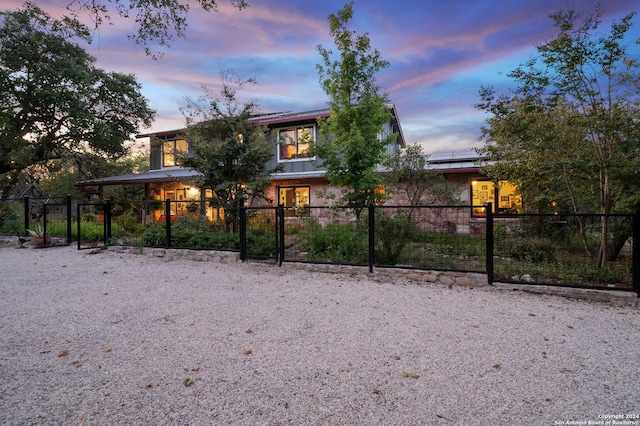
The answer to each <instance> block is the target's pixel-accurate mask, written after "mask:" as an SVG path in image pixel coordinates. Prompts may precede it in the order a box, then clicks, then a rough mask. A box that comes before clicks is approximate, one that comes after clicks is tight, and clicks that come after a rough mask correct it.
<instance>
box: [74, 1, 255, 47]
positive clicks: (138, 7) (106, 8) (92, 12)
mask: <svg viewBox="0 0 640 426" xmlns="http://www.w3.org/2000/svg"><path fill="white" fill-rule="evenodd" d="M68 3H69V4H68V7H67V9H68V10H70V11H71V13H72V14H73V16H79V15H81V14H82V12H87V13H88V15H89V17H90V19H91V23H92V24H93V25H94V29H95V30H98V29H99V28H100V27H101V26H102V25H103V24H104V23H105V22H107V23H111V16H113V15H116V14H117V15H118V16H119V18H120V19H130V18H133V19H134V20H135V32H134V33H133V34H131V35H130V36H129V38H130V39H131V40H133V41H134V42H135V43H136V44H138V45H140V46H143V47H144V49H145V52H146V54H147V55H149V56H151V57H152V58H154V59H158V58H160V57H162V55H163V52H162V50H161V49H162V48H165V47H169V46H170V45H171V41H172V40H173V39H174V37H176V36H177V37H184V36H185V30H186V29H187V23H188V21H187V18H188V14H189V11H190V10H191V7H192V6H193V4H194V3H195V4H197V5H199V6H200V7H201V8H202V10H203V11H205V12H212V11H213V12H215V11H217V7H218V2H217V1H216V0H197V1H196V2H191V1H180V0H171V1H158V0H136V1H125V0H76V1H69V2H68ZM230 3H231V4H232V5H233V6H234V7H236V8H237V9H238V10H242V9H244V8H245V7H247V6H248V5H249V4H248V3H247V2H246V1H245V0H230ZM111 8H113V10H111ZM152 48H153V50H152Z"/></svg>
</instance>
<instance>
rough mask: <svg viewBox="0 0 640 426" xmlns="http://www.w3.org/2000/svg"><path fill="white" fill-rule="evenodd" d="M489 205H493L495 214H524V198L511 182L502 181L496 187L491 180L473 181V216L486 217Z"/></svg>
mask: <svg viewBox="0 0 640 426" xmlns="http://www.w3.org/2000/svg"><path fill="white" fill-rule="evenodd" d="M487 203H492V211H493V213H498V214H500V213H503V214H505V213H521V212H522V198H521V197H520V195H519V194H517V192H516V187H515V186H514V185H513V184H511V183H510V182H508V181H506V180H501V181H498V184H497V185H496V184H495V183H494V182H492V181H490V180H474V181H471V207H472V215H473V216H486V215H487Z"/></svg>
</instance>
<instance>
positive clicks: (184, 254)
mask: <svg viewBox="0 0 640 426" xmlns="http://www.w3.org/2000/svg"><path fill="white" fill-rule="evenodd" d="M100 250H101V249H96V250H94V251H100ZM108 250H109V251H113V252H116V253H128V254H137V255H145V256H149V257H157V258H161V259H164V260H166V261H172V260H178V259H185V260H193V261H197V262H216V263H227V264H231V263H241V260H240V254H239V253H235V252H229V251H218V250H188V249H165V248H148V247H144V248H141V247H130V246H110V247H109V248H108ZM248 262H255V263H273V261H260V260H249V261H248ZM282 267H283V268H291V269H293V268H295V269H296V270H306V271H314V272H325V273H343V274H350V275H369V268H368V267H367V266H352V265H334V264H321V263H304V262H300V263H298V262H285V263H284V264H283V265H282ZM373 276H375V277H379V278H382V279H384V278H386V277H396V278H397V277H400V278H404V279H407V280H410V281H414V282H417V283H437V284H443V285H446V286H449V287H452V286H454V285H456V286H461V287H468V288H475V287H487V286H489V284H488V282H487V275H486V274H481V273H477V272H456V271H433V270H417V269H403V268H376V269H375V270H374V274H373ZM491 287H494V288H497V289H500V290H518V291H526V292H529V293H535V294H549V295H555V296H562V297H567V298H570V299H580V300H590V301H594V302H603V303H608V304H610V305H615V306H635V307H637V308H640V299H639V298H638V296H637V295H636V294H635V293H634V292H632V291H620V290H597V289H586V288H573V287H556V286H545V285H536V284H511V283H501V282H494V283H493V284H492V285H491Z"/></svg>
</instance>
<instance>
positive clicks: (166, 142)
mask: <svg viewBox="0 0 640 426" xmlns="http://www.w3.org/2000/svg"><path fill="white" fill-rule="evenodd" d="M178 143H180V145H184V149H180V147H179V146H178ZM170 145H173V149H172V152H169V150H170V149H171V148H169V149H167V146H170ZM188 150H189V145H188V144H187V140H186V139H184V138H175V139H166V140H163V141H162V168H169V167H179V166H180V162H179V161H178V160H177V159H176V153H178V152H187V151H188ZM169 157H170V158H171V159H172V161H173V164H171V165H167V159H168V158H169Z"/></svg>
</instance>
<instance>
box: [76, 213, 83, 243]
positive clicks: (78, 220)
mask: <svg viewBox="0 0 640 426" xmlns="http://www.w3.org/2000/svg"><path fill="white" fill-rule="evenodd" d="M80 217H81V215H80V203H78V204H76V221H77V222H78V225H77V229H78V250H80V248H81V247H82V246H81V244H80V243H81V240H82V238H81V236H80Z"/></svg>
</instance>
